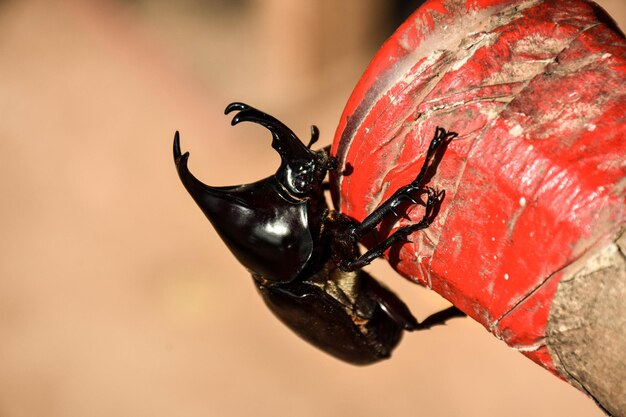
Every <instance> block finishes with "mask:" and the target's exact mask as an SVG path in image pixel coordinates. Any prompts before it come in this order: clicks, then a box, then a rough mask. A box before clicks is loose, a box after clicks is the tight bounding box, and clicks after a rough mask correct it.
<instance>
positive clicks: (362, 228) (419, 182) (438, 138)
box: [353, 127, 458, 240]
mask: <svg viewBox="0 0 626 417" xmlns="http://www.w3.org/2000/svg"><path fill="white" fill-rule="evenodd" d="M457 136H458V134H457V133H455V132H448V131H446V130H445V129H444V128H442V127H437V129H436V130H435V136H434V137H433V140H432V141H431V142H430V145H429V146H428V151H427V152H426V158H425V159H424V164H423V165H422V168H421V169H420V172H419V173H418V174H417V176H416V177H415V179H414V180H413V181H412V182H411V183H409V184H407V185H405V186H404V187H401V188H400V189H398V190H397V191H396V192H395V193H394V194H393V195H392V196H391V197H389V198H388V199H387V200H385V201H384V202H383V203H382V204H381V205H380V206H378V207H377V208H376V210H374V211H373V212H372V213H370V215H369V216H367V217H366V218H365V219H364V220H363V221H362V222H361V224H359V225H358V226H356V227H355V228H354V230H353V233H354V235H355V237H356V239H357V240H361V238H362V237H363V236H365V235H366V234H367V233H369V232H371V231H372V230H374V229H375V228H376V227H377V226H378V225H379V224H380V223H381V222H382V221H383V220H384V219H385V218H386V217H387V216H388V215H395V216H396V217H397V214H396V212H395V210H394V209H396V208H397V207H398V206H399V205H400V203H402V201H404V200H409V201H411V202H413V203H415V199H414V198H413V197H412V196H413V195H415V194H416V193H417V192H423V191H424V187H425V185H426V184H427V183H428V181H429V180H430V178H431V177H432V176H433V175H434V171H435V170H436V168H437V165H438V163H439V160H440V159H441V156H442V155H441V152H443V151H445V148H446V146H447V145H448V143H450V141H451V140H452V139H454V138H455V137H457ZM431 162H432V164H431Z"/></svg>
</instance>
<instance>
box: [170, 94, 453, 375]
mask: <svg viewBox="0 0 626 417" xmlns="http://www.w3.org/2000/svg"><path fill="white" fill-rule="evenodd" d="M233 111H236V112H237V114H236V115H235V116H234V117H233V119H232V123H231V124H232V125H235V124H237V123H240V122H244V121H248V122H254V123H258V124H260V125H262V126H264V127H266V128H267V129H268V130H269V131H270V132H271V133H272V136H273V140H272V147H273V148H274V149H276V151H277V152H278V153H279V154H280V157H281V165H280V167H279V168H278V171H276V173H275V174H274V175H272V176H270V177H268V178H265V179H263V180H261V181H258V182H255V183H252V184H246V185H238V186H232V187H211V186H208V185H205V184H203V183H202V182H200V181H199V180H198V179H197V178H196V177H194V176H193V174H191V172H189V169H188V168H187V160H188V158H189V153H188V152H186V153H185V154H181V151H180V142H179V134H178V132H176V135H175V137H174V161H175V163H176V167H177V170H178V174H179V176H180V179H181V180H182V182H183V184H184V186H185V188H186V189H187V191H189V193H190V194H191V196H192V197H193V199H194V200H195V201H196V203H197V204H198V206H200V209H202V211H203V212H204V214H205V215H206V216H207V217H208V219H209V220H210V221H211V223H213V226H214V227H215V229H216V230H217V232H218V233H219V235H220V236H221V238H222V239H223V240H224V242H225V243H226V245H227V246H228V247H229V249H230V250H231V252H232V253H233V254H234V255H235V257H237V259H238V260H239V262H240V263H241V264H242V265H243V266H245V267H246V268H247V269H248V270H249V271H250V273H251V274H252V277H253V278H254V283H255V285H256V287H257V289H258V290H259V293H260V294H261V296H262V297H263V300H264V301H265V303H266V304H267V306H268V307H269V308H270V310H272V311H273V312H274V314H275V315H276V316H277V317H278V318H279V319H280V320H281V321H282V322H283V323H285V324H286V325H287V326H288V327H290V328H291V329H292V330H293V331H294V332H296V333H297V334H298V335H300V336H301V337H302V338H304V339H305V340H307V341H309V342H310V343H312V344H313V345H315V346H317V347H318V348H320V349H322V350H324V351H326V352H328V353H329V354H331V355H334V356H336V357H337V358H340V359H342V360H344V361H347V362H351V363H353V364H368V363H372V362H375V361H378V360H380V359H383V358H387V357H389V356H390V354H391V351H392V350H393V348H394V347H395V346H396V345H397V343H398V342H399V340H400V337H401V336H402V332H403V330H417V329H424V328H428V327H430V326H433V325H435V324H442V323H444V322H445V321H446V320H447V319H449V318H451V317H456V316H460V315H462V313H461V312H460V311H459V310H457V309H456V308H454V307H450V308H448V309H446V310H443V311H441V312H439V313H436V314H434V315H432V316H430V317H428V318H427V319H426V320H425V321H423V322H422V323H418V322H417V320H416V319H415V318H414V317H413V315H412V314H411V312H410V311H409V309H408V307H407V306H406V305H405V304H404V303H403V302H402V301H401V300H400V299H399V298H398V297H397V296H396V295H395V294H394V293H393V292H391V291H390V290H388V289H387V288H385V287H384V286H383V285H381V284H380V283H379V282H378V281H376V280H375V279H374V278H372V277H371V276H370V275H369V274H367V273H366V272H365V271H362V270H361V268H362V267H363V266H365V265H368V264H369V263H370V262H371V261H372V260H374V259H375V258H377V257H379V256H381V255H382V254H383V252H384V251H385V250H386V249H388V248H390V247H391V246H392V245H394V244H395V243H399V242H404V241H406V239H407V236H409V235H410V234H412V233H413V232H414V231H416V230H420V229H424V228H426V227H428V226H429V225H430V223H431V222H432V221H433V219H434V218H435V216H436V214H437V212H438V208H439V205H440V204H441V201H442V199H443V197H444V192H443V191H436V190H434V189H433V188H430V187H427V186H426V184H424V182H425V181H426V178H427V177H428V175H427V171H428V170H430V169H432V166H433V165H434V163H433V160H434V159H436V155H437V153H438V151H439V150H441V149H445V146H446V145H447V143H448V142H449V141H450V140H452V139H453V138H454V137H456V136H457V134H456V133H453V132H446V130H445V129H443V128H437V130H436V132H435V135H434V138H433V140H432V141H431V143H430V146H429V148H428V151H427V154H426V159H425V161H424V165H423V166H422V168H421V170H420V172H419V173H418V174H417V176H416V178H415V180H414V181H412V182H411V183H410V184H408V185H406V186H404V187H402V188H400V189H399V190H398V191H396V193H394V194H393V196H392V197H390V198H389V199H388V200H386V201H384V202H383V203H382V204H381V205H380V206H379V207H378V208H377V209H376V210H374V212H372V213H371V214H370V215H369V216H368V217H367V218H366V219H365V220H363V221H362V222H360V223H359V222H357V221H355V220H354V219H351V218H349V217H348V216H345V215H343V214H341V213H339V212H337V211H335V210H331V209H329V208H328V205H327V204H326V200H325V198H324V189H325V188H326V187H325V186H326V184H325V183H324V179H325V177H326V174H327V172H328V171H329V170H332V169H335V168H336V165H337V163H336V160H335V158H333V157H331V156H330V155H329V149H328V148H324V149H321V150H319V151H312V150H311V145H312V144H313V143H315V142H316V140H317V138H318V130H317V128H316V127H315V126H313V127H312V129H311V131H312V134H311V140H310V141H309V144H308V145H307V146H305V145H304V144H303V143H302V142H301V141H300V140H299V139H298V137H297V136H296V135H295V134H294V133H293V132H292V131H291V130H290V129H289V128H288V127H287V126H285V125H284V124H283V123H281V122H280V121H278V120H277V119H275V118H274V117H272V116H270V115H268V114H265V113H263V112H261V111H259V110H257V109H255V108H253V107H250V106H248V105H246V104H243V103H231V104H230V105H228V107H226V110H225V113H226V114H228V113H230V112H233ZM423 194H425V195H426V201H425V203H423V204H424V205H425V214H424V216H423V218H422V219H421V221H420V222H418V223H415V224H412V225H409V226H405V227H401V228H399V229H398V230H397V231H396V232H394V233H393V234H391V235H390V236H389V237H388V238H386V239H385V240H383V241H382V242H380V243H378V244H377V245H375V246H374V247H373V248H372V249H370V250H369V251H367V252H366V253H365V254H363V255H361V254H360V251H359V247H358V243H359V241H361V240H362V238H363V237H365V236H366V235H367V234H368V233H369V232H371V231H372V230H374V228H376V227H377V226H378V225H379V224H380V223H381V221H383V220H384V219H385V218H386V217H387V216H389V215H394V216H397V214H396V211H395V210H397V209H398V208H399V205H400V204H401V203H402V202H403V201H404V200H407V201H410V202H411V203H413V204H415V203H417V201H416V200H415V199H414V198H413V196H417V195H423Z"/></svg>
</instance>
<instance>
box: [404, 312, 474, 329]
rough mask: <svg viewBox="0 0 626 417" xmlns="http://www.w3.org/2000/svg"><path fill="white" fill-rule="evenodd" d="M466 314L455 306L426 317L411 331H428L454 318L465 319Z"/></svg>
mask: <svg viewBox="0 0 626 417" xmlns="http://www.w3.org/2000/svg"><path fill="white" fill-rule="evenodd" d="M466 315H467V314H465V313H464V312H462V311H461V310H459V309H458V308H456V307H455V306H450V307H448V308H446V309H445V310H441V311H439V312H437V313H435V314H431V315H430V316H428V317H426V318H425V319H424V321H422V322H421V323H419V324H418V325H417V326H415V327H414V328H413V329H411V330H425V329H430V328H431V327H433V326H438V325H442V324H446V321H448V320H450V319H453V318H455V317H465V316H466Z"/></svg>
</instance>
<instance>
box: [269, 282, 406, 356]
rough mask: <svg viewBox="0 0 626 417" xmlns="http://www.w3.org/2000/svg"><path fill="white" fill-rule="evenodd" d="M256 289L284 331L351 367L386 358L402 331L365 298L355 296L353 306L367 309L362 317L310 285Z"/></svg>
mask: <svg viewBox="0 0 626 417" xmlns="http://www.w3.org/2000/svg"><path fill="white" fill-rule="evenodd" d="M362 278H366V279H370V280H371V279H373V278H371V277H369V276H366V277H362ZM257 288H258V289H259V292H260V293H261V295H262V296H263V300H264V301H265V303H266V304H267V306H268V307H269V309H270V310H272V312H273V313H274V314H275V315H276V317H278V318H279V319H280V320H281V321H282V322H283V323H284V324H285V325H287V327H289V328H290V329H292V330H293V331H294V332H295V333H297V334H298V335H299V336H300V337H301V338H303V339H304V340H306V341H308V342H309V343H311V344H313V345H315V346H317V347H318V348H319V349H322V350H323V351H325V352H327V353H329V354H330V355H333V356H335V357H337V358H339V359H342V360H344V361H346V362H350V363H353V364H355V365H367V364H370V363H374V362H377V361H379V360H381V359H385V358H388V357H389V356H390V354H391V351H392V350H393V348H394V347H395V346H396V345H397V344H398V342H399V341H400V338H401V336H402V331H403V328H402V327H401V326H400V325H399V324H397V323H396V322H395V321H394V320H393V319H392V318H390V317H389V316H388V315H387V314H386V313H385V312H384V311H383V309H382V308H381V306H380V304H378V302H377V300H375V299H373V298H371V297H369V294H359V298H360V300H359V301H358V302H357V304H369V305H370V308H365V309H364V310H365V313H363V312H360V314H364V315H365V317H363V316H360V315H359V314H357V313H356V308H357V306H353V307H354V309H353V310H351V309H350V308H347V307H346V306H345V305H343V304H342V303H340V302H339V301H338V300H336V299H335V298H333V297H332V296H330V295H329V294H328V293H326V292H325V291H324V289H322V288H321V287H319V286H317V285H314V284H310V283H296V284H290V285H283V286H280V287H265V286H262V285H259V284H258V283H257ZM367 310H369V311H367Z"/></svg>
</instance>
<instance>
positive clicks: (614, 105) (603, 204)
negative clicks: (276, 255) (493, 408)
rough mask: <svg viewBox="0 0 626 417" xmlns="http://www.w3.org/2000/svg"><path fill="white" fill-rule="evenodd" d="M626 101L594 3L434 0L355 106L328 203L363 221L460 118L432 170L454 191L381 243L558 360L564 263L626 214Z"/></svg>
mask: <svg viewBox="0 0 626 417" xmlns="http://www.w3.org/2000/svg"><path fill="white" fill-rule="evenodd" d="M625 103H626V41H625V39H624V35H623V34H621V33H620V32H619V29H617V28H616V27H615V26H614V25H613V24H612V21H611V20H610V19H609V18H607V17H606V16H605V15H604V14H603V11H602V10H601V9H599V8H597V6H593V5H591V4H590V3H588V2H586V1H582V0H561V1H559V0H551V1H548V0H546V1H541V0H536V1H510V0H508V1H505V0H500V1H497V0H491V1H489V0H481V1H459V0H457V1H452V0H450V1H445V0H436V1H428V2H426V3H425V4H424V6H422V7H421V8H420V9H419V10H417V11H416V12H415V13H414V14H413V15H412V16H411V17H410V18H409V19H408V20H407V21H406V22H405V23H404V24H403V25H402V26H401V27H400V28H399V29H398V30H397V32H396V33H395V34H394V35H393V36H392V37H391V39H389V40H388V41H387V42H386V43H385V45H384V46H383V47H382V48H381V50H380V51H379V52H378V53H377V54H376V56H375V57H374V59H373V61H372V62H371V64H370V66H369V67H368V69H367V70H366V72H365V74H364V75H363V77H362V79H361V80H360V81H359V83H358V85H357V86H356V88H355V90H354V92H353V94H352V96H351V98H350V100H349V101H348V104H347V105H346V108H345V111H344V113H343V116H342V118H341V121H340V124H339V127H338V129H337V133H336V136H335V142H334V145H333V154H335V155H337V156H338V157H339V160H340V165H341V166H343V167H344V168H346V167H349V168H350V169H348V170H347V171H345V172H349V173H350V174H349V175H338V174H335V175H334V176H333V177H332V181H333V185H334V187H333V188H334V190H333V191H334V193H333V199H334V201H335V205H336V207H337V208H338V209H339V210H341V212H343V213H346V214H348V215H350V216H353V217H354V218H356V219H359V220H360V219H363V218H364V217H365V216H366V215H367V214H368V213H370V212H371V211H372V210H373V209H374V208H375V207H376V206H377V205H378V204H380V202H382V201H384V200H385V199H386V198H387V197H389V196H390V195H391V194H392V193H393V192H394V191H395V190H396V189H397V188H399V187H400V186H402V185H404V184H406V183H408V182H410V181H411V180H412V179H413V178H414V177H415V175H416V174H417V171H418V170H419V168H420V166H421V164H422V161H423V156H424V153H425V150H426V147H427V146H428V144H429V142H430V139H431V138H432V135H433V133H434V131H435V127H436V126H442V127H445V128H446V129H448V130H452V131H455V132H458V133H459V137H458V138H457V139H455V140H454V141H453V143H451V144H450V146H449V147H448V150H447V152H446V154H445V156H444V158H443V160H442V162H441V164H440V166H439V169H438V172H437V175H436V176H435V178H434V179H433V181H432V182H431V185H432V186H435V187H437V188H439V189H445V190H446V198H445V200H444V202H443V204H442V209H441V211H440V213H439V215H438V217H437V219H436V221H435V223H434V224H433V225H432V226H431V227H430V228H429V229H428V230H427V231H426V232H422V233H416V234H415V235H414V236H413V237H412V240H413V243H411V244H404V245H401V246H398V247H395V248H392V250H391V251H389V253H388V254H387V257H388V259H389V261H390V262H391V264H392V265H393V266H394V268H396V269H397V270H398V272H400V273H401V274H402V275H404V276H406V277H407V278H409V279H411V280H413V281H415V282H418V283H420V284H422V285H426V286H428V287H431V288H432V289H434V290H435V291H437V292H438V293H439V294H441V295H443V296H444V297H445V298H447V299H449V300H450V301H451V302H453V303H454V304H455V305H456V306H458V307H459V308H461V309H462V310H463V311H465V312H466V313H468V314H469V315H470V316H471V317H473V318H474V319H476V320H477V321H479V322H480V323H482V324H483V325H484V326H485V327H486V328H487V329H489V330H490V331H492V332H493V333H494V334H495V335H496V336H497V337H499V338H502V339H503V340H504V341H505V342H506V343H508V344H509V345H511V346H513V347H515V348H517V349H519V350H520V351H522V352H523V353H524V354H526V355H527V356H529V357H530V358H532V359H533V360H535V361H536V362H538V363H540V364H541V365H543V366H544V367H546V368H549V369H552V370H553V365H552V361H551V359H550V357H549V354H548V352H547V349H546V348H545V346H544V342H543V341H544V336H545V329H546V323H547V319H548V313H549V307H550V302H551V300H552V297H553V295H554V292H555V290H556V287H557V284H558V282H559V280H560V279H561V277H562V274H561V272H560V271H561V270H562V269H563V268H564V267H565V266H567V265H568V264H570V263H572V262H573V261H575V260H576V259H579V258H580V257H581V256H584V255H585V254H586V253H588V252H589V251H592V250H593V249H594V248H597V247H600V246H601V245H603V244H606V243H607V242H609V241H611V240H612V239H613V238H614V237H615V234H616V232H617V230H618V229H619V227H620V226H621V227H623V225H624V224H625V223H626V210H625V207H626V205H625V202H626V201H625V200H626V194H625V189H626V163H625V159H626V158H625V157H624V155H626V106H625V105H624V104H625ZM422 213H423V207H416V208H413V209H412V210H411V211H410V213H409V215H410V218H411V220H406V219H403V220H401V221H400V222H399V225H405V224H407V223H408V222H409V221H418V220H419V219H420V218H421V215H422ZM388 232H389V231H388V230H387V231H380V235H382V236H384V235H386V234H387V233H388Z"/></svg>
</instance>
